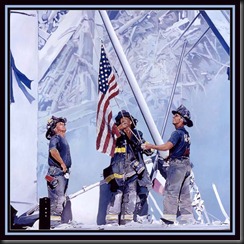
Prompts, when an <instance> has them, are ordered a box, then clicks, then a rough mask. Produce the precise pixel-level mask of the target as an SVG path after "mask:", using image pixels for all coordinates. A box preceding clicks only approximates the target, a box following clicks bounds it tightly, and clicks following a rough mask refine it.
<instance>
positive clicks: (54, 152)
mask: <svg viewBox="0 0 244 244" xmlns="http://www.w3.org/2000/svg"><path fill="white" fill-rule="evenodd" d="M50 153H51V155H52V157H53V158H54V159H55V160H56V161H57V162H58V163H59V164H60V166H61V167H62V169H63V172H64V173H65V172H66V171H67V167H66V165H65V163H64V161H63V159H62V158H61V156H60V154H59V151H58V150H57V149H56V148H52V149H50Z"/></svg>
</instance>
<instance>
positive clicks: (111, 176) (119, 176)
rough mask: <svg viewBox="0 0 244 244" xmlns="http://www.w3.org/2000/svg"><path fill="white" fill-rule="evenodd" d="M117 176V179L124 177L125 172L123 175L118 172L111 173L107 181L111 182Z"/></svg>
mask: <svg viewBox="0 0 244 244" xmlns="http://www.w3.org/2000/svg"><path fill="white" fill-rule="evenodd" d="M115 178H117V179H123V178H124V174H122V175H120V174H117V173H114V174H111V175H109V176H108V177H106V178H105V181H106V182H107V183H109V182H110V181H111V180H113V179H115Z"/></svg>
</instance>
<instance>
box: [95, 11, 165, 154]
mask: <svg viewBox="0 0 244 244" xmlns="http://www.w3.org/2000/svg"><path fill="white" fill-rule="evenodd" d="M98 11H99V13H100V15H101V18H102V20H103V23H104V25H105V28H106V30H107V32H108V35H109V37H110V40H111V42H112V44H113V47H114V49H115V52H116V54H117V56H118V58H119V61H120V64H121V66H122V68H123V70H124V72H125V75H126V77H127V80H128V82H129V85H130V87H131V89H132V92H133V94H134V96H135V99H136V101H137V104H138V105H139V108H140V110H141V113H142V115H143V117H144V120H145V123H146V125H147V127H148V129H149V132H150V134H151V136H152V138H153V141H154V143H155V144H156V145H160V144H163V143H164V142H163V139H162V137H161V135H160V134H159V131H158V129H157V126H156V124H155V122H154V120H153V118H152V115H151V112H150V110H149V108H148V106H147V103H146V101H145V99H144V97H143V95H142V93H141V89H140V87H139V85H138V83H137V81H136V78H135V76H134V74H133V71H132V69H131V67H130V65H129V62H128V60H127V58H126V56H125V54H124V51H123V49H122V47H121V44H120V42H119V39H118V37H117V36H116V33H115V31H114V29H113V26H112V24H111V22H110V19H109V17H108V15H107V12H106V10H98ZM159 154H160V156H162V157H163V158H166V157H167V156H168V151H159Z"/></svg>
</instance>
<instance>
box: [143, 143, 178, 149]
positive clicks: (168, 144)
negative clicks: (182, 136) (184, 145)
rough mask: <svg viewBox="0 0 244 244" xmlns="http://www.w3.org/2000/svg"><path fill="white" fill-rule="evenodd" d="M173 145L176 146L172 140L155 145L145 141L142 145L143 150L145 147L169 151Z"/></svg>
mask: <svg viewBox="0 0 244 244" xmlns="http://www.w3.org/2000/svg"><path fill="white" fill-rule="evenodd" d="M173 146H174V145H173V143H172V142H170V141H167V142H166V143H164V144H161V145H153V144H150V143H144V144H142V145H141V147H142V149H143V150H145V149H155V150H158V151H167V150H170V149H171V148H172V147H173Z"/></svg>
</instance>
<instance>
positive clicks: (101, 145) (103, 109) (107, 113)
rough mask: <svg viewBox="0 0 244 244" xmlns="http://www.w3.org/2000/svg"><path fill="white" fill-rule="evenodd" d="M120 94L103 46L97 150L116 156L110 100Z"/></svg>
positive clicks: (99, 77)
mask: <svg viewBox="0 0 244 244" xmlns="http://www.w3.org/2000/svg"><path fill="white" fill-rule="evenodd" d="M118 94H119V88H118V85H117V82H116V81H115V75H114V73H113V71H112V68H111V65H110V63H109V60H108V58H107V56H106V53H105V50H104V46H103V45H101V57H100V64H99V76H98V105H97V121H96V123H97V141H96V149H97V150H98V151H99V152H102V153H107V154H109V155H110V156H113V154H114V148H115V137H114V135H113V133H112V129H113V126H114V123H113V121H112V109H111V107H110V100H111V99H112V98H113V97H115V96H116V95H118Z"/></svg>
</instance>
